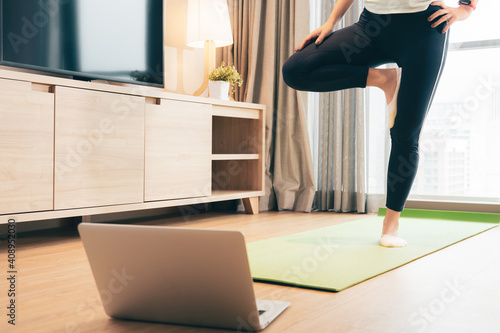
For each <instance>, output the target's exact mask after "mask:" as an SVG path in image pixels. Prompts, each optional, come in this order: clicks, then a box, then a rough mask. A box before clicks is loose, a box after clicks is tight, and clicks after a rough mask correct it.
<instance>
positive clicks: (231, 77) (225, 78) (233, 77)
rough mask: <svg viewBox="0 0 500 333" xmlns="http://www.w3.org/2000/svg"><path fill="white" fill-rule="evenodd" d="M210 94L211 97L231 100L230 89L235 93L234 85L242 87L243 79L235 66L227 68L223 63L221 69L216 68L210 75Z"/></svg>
mask: <svg viewBox="0 0 500 333" xmlns="http://www.w3.org/2000/svg"><path fill="white" fill-rule="evenodd" d="M208 80H209V81H208V92H209V95H210V97H213V98H219V99H223V100H229V88H230V87H232V88H233V89H232V90H231V93H233V92H234V85H235V84H237V85H238V87H241V85H242V84H243V79H242V78H241V76H240V74H239V73H238V71H237V70H236V68H235V67H234V66H229V65H227V66H226V63H225V62H224V61H223V62H222V63H221V65H220V67H217V68H215V69H214V70H213V71H212V72H210V74H209V75H208Z"/></svg>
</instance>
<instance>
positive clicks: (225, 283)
mask: <svg viewBox="0 0 500 333" xmlns="http://www.w3.org/2000/svg"><path fill="white" fill-rule="evenodd" d="M78 230H79V232H80V236H81V239H82V241H83V244H84V247H85V251H86V253H87V257H88V259H89V263H90V266H91V268H92V272H93V274H94V278H95V282H96V285H97V288H98V290H99V293H100V296H101V300H102V303H103V307H104V310H105V312H106V313H107V314H108V315H109V316H110V317H114V318H121V319H132V320H142V321H154V322H164V323H173V324H187V325H196V326H210V327H218V328H230V329H238V328H242V325H243V326H244V327H245V328H246V329H253V330H260V329H262V328H264V326H263V325H266V324H267V323H268V322H266V323H264V324H261V323H260V322H259V320H252V318H254V319H258V318H259V313H258V310H257V306H256V299H255V294H254V290H253V282H252V277H251V274H250V268H249V264H248V256H247V251H246V245H245V241H244V237H243V235H242V233H241V232H238V231H229V230H211V229H194V228H178V227H164V226H138V225H119V224H90V223H81V224H80V225H79V226H78ZM281 303H286V304H281V306H282V307H283V306H284V307H283V309H281V311H283V310H284V308H286V306H287V305H288V303H287V302H281ZM281 311H279V312H281ZM267 315H269V314H267ZM267 321H269V320H267Z"/></svg>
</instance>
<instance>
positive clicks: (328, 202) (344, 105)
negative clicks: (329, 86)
mask: <svg viewBox="0 0 500 333" xmlns="http://www.w3.org/2000/svg"><path fill="white" fill-rule="evenodd" d="M333 4H334V1H333V0H322V1H321V2H320V5H321V10H320V11H319V12H320V15H321V18H319V19H320V20H321V21H322V22H324V21H326V19H327V18H328V15H329V14H330V12H331V10H332V8H333ZM362 10H363V1H362V0H356V1H354V3H353V6H352V7H351V8H350V9H349V11H348V12H347V13H346V15H345V16H344V20H343V21H342V22H339V23H338V24H337V26H336V27H335V28H336V29H340V28H342V27H345V26H348V25H351V24H353V23H355V22H357V21H358V19H359V15H360V14H361V11H362ZM317 98H319V106H320V107H319V110H316V112H318V113H319V114H318V119H319V121H318V125H319V126H318V131H319V135H318V142H319V147H318V154H317V161H315V162H316V163H315V164H316V165H317V174H318V184H317V197H316V201H315V204H314V208H315V209H318V210H321V211H327V210H333V211H340V212H352V211H357V212H359V213H365V212H366V188H367V177H366V167H367V165H366V156H367V154H366V134H367V133H366V131H367V128H366V113H365V91H364V89H348V90H345V91H336V92H331V93H322V94H318V96H317Z"/></svg>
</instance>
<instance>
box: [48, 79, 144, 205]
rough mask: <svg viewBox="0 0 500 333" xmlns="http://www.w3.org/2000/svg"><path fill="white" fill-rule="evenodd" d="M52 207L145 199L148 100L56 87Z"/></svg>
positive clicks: (131, 201) (111, 203)
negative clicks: (145, 143) (145, 144)
mask: <svg viewBox="0 0 500 333" xmlns="http://www.w3.org/2000/svg"><path fill="white" fill-rule="evenodd" d="M55 95H56V102H55V106H56V109H55V110H56V113H55V178H54V179H55V184H54V185H55V187H54V188H55V193H54V208H55V209H68V208H80V207H94V206H105V205H116V204H129V203H139V202H142V201H143V187H144V107H145V99H144V97H137V96H130V95H122V94H115V93H108V92H100V91H91V90H84V89H73V88H66V87H56V90H55Z"/></svg>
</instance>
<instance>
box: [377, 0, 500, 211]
mask: <svg viewBox="0 0 500 333" xmlns="http://www.w3.org/2000/svg"><path fill="white" fill-rule="evenodd" d="M446 3H447V4H448V5H450V6H456V1H454V0H453V1H446ZM498 12H500V2H498V1H484V0H483V1H480V2H479V5H478V8H477V10H476V11H475V12H474V13H473V14H472V15H471V17H470V18H469V19H468V20H467V21H465V22H456V23H455V24H454V25H453V27H452V29H451V31H450V46H449V52H448V56H447V60H446V65H445V68H444V71H443V74H442V77H441V81H440V84H439V87H438V89H437V91H436V93H435V98H434V101H433V105H432V107H431V109H430V111H429V114H428V117H427V119H426V122H425V124H424V128H423V130H422V134H421V139H420V165H419V171H418V174H417V178H416V179H415V183H414V186H413V188H412V192H411V194H410V199H424V200H434V199H436V200H446V201H467V202H490V203H499V202H500V66H499V65H498V59H500V29H497V28H494V25H495V24H497V23H496V22H497V18H496V16H497V13H498ZM368 94H369V103H368V104H369V108H370V109H369V112H368V113H369V126H370V127H369V140H368V144H369V149H368V151H369V157H368V158H369V170H368V172H369V184H368V185H369V189H368V190H369V193H371V194H376V193H384V192H385V179H386V175H385V173H386V165H387V159H388V154H389V147H390V144H389V141H388V140H389V133H388V130H387V129H386V127H387V126H386V115H385V112H386V110H385V102H384V101H385V99H384V96H383V93H382V92H381V91H378V90H376V89H373V88H369V89H368Z"/></svg>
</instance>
